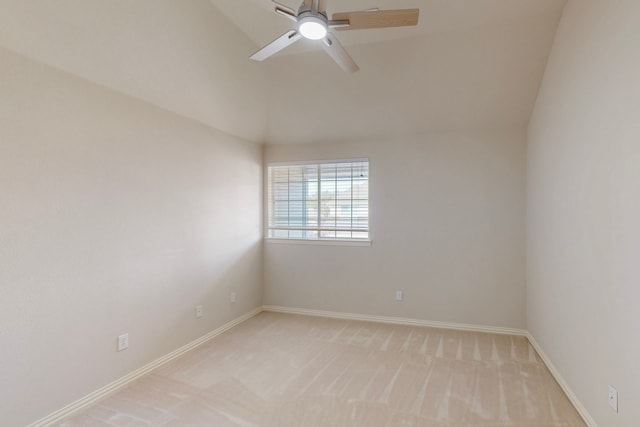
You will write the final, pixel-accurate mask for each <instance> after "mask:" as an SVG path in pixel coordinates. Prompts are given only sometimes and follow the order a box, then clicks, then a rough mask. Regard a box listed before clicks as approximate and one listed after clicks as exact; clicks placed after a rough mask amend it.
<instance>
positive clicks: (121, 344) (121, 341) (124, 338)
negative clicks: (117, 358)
mask: <svg viewBox="0 0 640 427" xmlns="http://www.w3.org/2000/svg"><path fill="white" fill-rule="evenodd" d="M127 348H129V334H122V335H120V336H119V337H118V351H122V350H126V349H127Z"/></svg>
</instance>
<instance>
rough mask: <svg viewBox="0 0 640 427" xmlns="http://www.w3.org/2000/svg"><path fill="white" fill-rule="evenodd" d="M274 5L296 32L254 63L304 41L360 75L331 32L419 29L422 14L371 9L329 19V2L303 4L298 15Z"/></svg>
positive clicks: (268, 48)
mask: <svg viewBox="0 0 640 427" xmlns="http://www.w3.org/2000/svg"><path fill="white" fill-rule="evenodd" d="M272 1H273V3H274V5H275V12H276V13H277V14H279V15H282V16H284V17H285V18H289V19H290V20H292V21H294V22H295V23H296V28H294V29H291V30H289V31H287V32H286V33H284V34H283V35H281V36H280V37H278V38H277V39H275V40H274V41H272V42H271V43H269V44H268V45H266V46H265V47H263V48H262V49H260V50H259V51H257V52H256V53H254V54H253V55H251V56H250V58H251V59H253V60H255V61H263V60H265V59H267V58H269V57H270V56H272V55H274V54H276V53H278V52H280V51H281V50H282V49H284V48H286V47H287V46H289V45H292V44H293V43H295V42H297V41H298V40H300V39H301V38H303V37H304V38H306V39H310V40H317V41H319V42H320V45H321V46H322V47H323V48H324V50H325V52H327V53H328V54H329V56H330V57H331V58H333V60H334V61H335V62H336V63H337V64H338V65H339V66H340V68H342V69H343V70H344V71H346V72H349V73H353V72H355V71H358V65H357V64H356V63H355V61H354V60H353V59H352V58H351V56H349V54H348V53H347V51H346V50H345V49H344V47H343V46H342V45H341V44H340V42H339V41H338V39H337V38H336V36H335V35H333V34H332V33H331V32H329V30H338V31H343V30H364V29H368V28H386V27H405V26H411V25H417V24H418V15H419V12H420V11H419V10H418V9H398V10H378V9H370V10H366V11H360V12H342V13H334V14H333V16H332V17H331V19H329V18H328V16H327V11H326V0H303V2H302V4H301V5H300V8H298V11H297V12H296V11H295V10H294V9H291V8H290V7H287V6H285V5H282V4H280V3H278V2H276V1H275V0H272Z"/></svg>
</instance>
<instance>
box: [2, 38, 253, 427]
mask: <svg viewBox="0 0 640 427" xmlns="http://www.w3.org/2000/svg"><path fill="white" fill-rule="evenodd" d="M261 163H262V148H261V147H260V146H259V145H256V144H253V143H248V142H243V141H241V140H238V139H237V138H234V137H231V136H228V135H226V134H223V133H221V132H218V131H215V130H212V129H211V128H207V127H205V126H203V125H200V124H197V123H196V122H193V121H190V120H188V119H184V118H181V117H179V116H177V115H175V114H173V113H168V112H165V111H163V110H160V109H158V108H157V107H152V106H150V105H149V104H146V103H144V102H142V101H138V100H135V99H133V98H129V97H126V96H124V95H121V94H118V93H116V92H113V91H111V90H107V89H105V88H103V87H100V86H97V85H95V84H93V83H89V82H87V81H84V80H81V79H78V78H76V77H73V76H71V75H69V74H66V73H64V72H60V71H57V70H54V69H52V68H49V67H47V66H43V65H39V64H36V63H33V62H30V61H29V60H26V59H24V58H23V57H20V56H17V55H15V54H12V53H9V52H8V51H5V50H1V49H0V343H1V344H0V414H1V415H0V418H1V419H2V421H1V422H0V424H2V425H6V426H20V425H25V424H28V423H30V422H32V421H35V420H36V419H38V418H40V417H42V416H45V415H47V414H49V413H50V412H52V411H54V410H57V409H59V408H60V407H62V406H64V405H65V404H68V403H70V402H71V401H74V400H75V399H78V398H80V397H82V396H84V395H86V394H87V393H89V392H91V391H94V390H96V389H97V388H99V387H101V386H103V385H105V384H107V383H109V382H111V381H113V380H115V379H117V378H119V377H120V376H122V375H124V374H127V373H128V372H130V371H132V370H134V369H136V368H139V367H140V366H142V365H144V364H145V363H148V362H150V361H152V360H154V359H156V358H157V357H159V356H162V355H165V354H166V353H168V352H170V351H172V350H174V349H176V348H178V347H180V346H181V345H183V344H186V343H188V342H189V341H191V340H193V339H195V338H197V337H199V336H201V335H203V334H205V333H207V332H209V331H211V330H212V329H214V328H215V327H217V326H219V325H221V324H223V323H225V322H226V321H229V320H231V319H233V318H235V317H237V316H239V315H241V314H244V313H246V312H248V311H249V310H251V309H253V308H255V307H257V306H259V305H260V304H261V301H262V283H261V282H262V253H261V252H262V243H261V235H262V232H261V229H262V222H261V221H262V219H261V210H262V187H261V185H262V184H261V180H262V164H261ZM231 290H234V291H236V292H237V293H238V302H237V303H236V304H235V305H232V304H230V303H229V292H230V291H231ZM197 304H203V305H204V310H205V315H204V317H203V318H202V319H200V320H196V319H195V318H194V311H193V310H194V307H195V306H196V305H197ZM124 332H128V333H129V336H130V348H129V349H128V350H126V351H124V352H121V353H118V352H116V336H117V335H119V334H121V333H124Z"/></svg>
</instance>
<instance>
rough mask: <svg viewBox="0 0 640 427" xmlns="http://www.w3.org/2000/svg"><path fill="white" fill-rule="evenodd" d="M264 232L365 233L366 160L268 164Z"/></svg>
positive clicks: (280, 235)
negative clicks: (266, 230)
mask: <svg viewBox="0 0 640 427" xmlns="http://www.w3.org/2000/svg"><path fill="white" fill-rule="evenodd" d="M267 174H268V177H267V180H268V189H267V194H268V196H267V199H268V209H267V215H268V219H267V229H268V232H267V237H268V238H276V239H304V240H368V239H369V161H368V160H357V161H338V160H335V161H331V162H327V163H325V162H322V163H320V162H318V163H313V164H307V163H304V164H285V165H269V166H268V173H267Z"/></svg>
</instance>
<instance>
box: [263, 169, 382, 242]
mask: <svg viewBox="0 0 640 427" xmlns="http://www.w3.org/2000/svg"><path fill="white" fill-rule="evenodd" d="M355 162H367V163H368V168H369V176H368V178H367V186H368V191H367V213H368V229H367V232H368V236H369V237H368V238H367V239H345V238H335V239H332V238H317V239H304V238H282V237H269V203H271V201H270V200H269V186H270V183H269V168H270V167H273V166H303V165H323V164H335V163H355ZM266 166H267V167H266V168H265V171H264V176H265V192H264V194H265V196H264V201H265V202H264V203H265V207H264V230H265V235H264V240H265V241H266V242H268V243H276V244H294V245H328V246H371V191H370V189H371V163H370V161H369V158H366V157H359V158H345V159H323V160H301V161H286V162H268V163H267V165H266Z"/></svg>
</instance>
